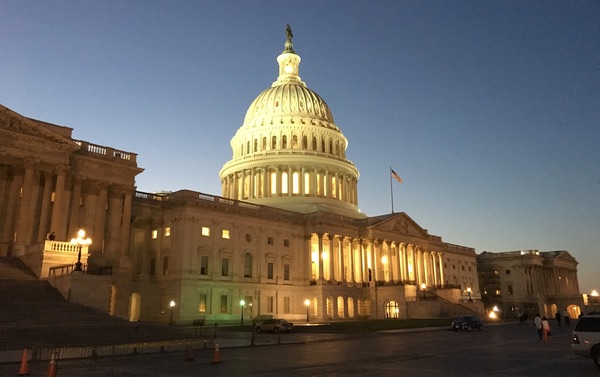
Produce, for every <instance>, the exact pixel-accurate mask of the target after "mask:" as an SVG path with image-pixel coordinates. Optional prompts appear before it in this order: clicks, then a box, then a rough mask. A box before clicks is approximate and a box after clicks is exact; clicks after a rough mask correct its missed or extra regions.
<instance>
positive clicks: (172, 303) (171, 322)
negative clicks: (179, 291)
mask: <svg viewBox="0 0 600 377" xmlns="http://www.w3.org/2000/svg"><path fill="white" fill-rule="evenodd" d="M174 307H175V301H173V300H171V302H169V308H171V319H170V320H169V326H171V325H172V324H173V308H174Z"/></svg>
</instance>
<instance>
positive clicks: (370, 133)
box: [0, 0, 600, 293]
mask: <svg viewBox="0 0 600 377" xmlns="http://www.w3.org/2000/svg"><path fill="white" fill-rule="evenodd" d="M287 23H289V24H290V25H291V27H292V30H293V34H294V39H293V43H294V50H295V51H296V53H297V54H298V55H300V57H301V58H302V62H301V64H300V77H301V78H302V80H303V81H304V82H306V84H307V85H308V87H309V88H311V89H312V90H314V91H315V92H317V93H318V94H319V95H320V96H321V97H323V99H324V100H325V101H326V102H327V104H328V105H329V107H330V108H331V110H332V112H333V116H334V120H335V123H336V125H337V126H338V127H340V128H341V130H342V132H343V133H344V135H345V136H346V137H347V138H348V140H349V145H348V149H347V151H346V156H347V157H348V159H350V160H351V161H353V162H354V164H355V165H356V166H357V168H358V169H359V171H360V174H361V175H360V179H359V206H360V208H361V210H362V211H363V212H365V213H366V214H367V215H369V216H375V215H381V214H386V213H390V212H391V211H392V206H391V192H390V174H389V167H390V166H392V168H393V169H394V170H395V171H396V172H397V173H398V175H400V176H401V177H402V178H403V180H404V183H403V184H401V185H400V184H399V183H397V182H394V185H393V203H394V211H395V212H401V211H403V212H406V213H407V214H408V215H409V216H410V217H411V218H412V219H414V220H415V221H416V222H417V223H418V224H419V225H420V226H422V227H423V228H425V229H427V230H428V231H429V233H430V234H434V235H438V236H441V237H442V239H443V240H444V241H445V242H449V243H453V244H459V245H464V246H470V247H474V248H475V249H476V252H477V253H481V252H483V251H511V250H523V249H537V250H540V251H553V250H568V251H569V253H571V254H572V255H573V256H574V257H575V258H576V259H577V260H578V262H579V266H578V268H579V274H578V276H579V283H580V290H581V292H582V293H590V292H591V290H592V289H596V290H600V272H599V271H600V250H599V249H600V2H599V1H592V0H589V1H586V0H578V1H534V0H527V1H523V0H518V1H485V0H483V1H451V0H450V1H442V0H439V1H402V0H394V1H347V0H346V1H316V0H315V1H312V0H306V1H302V2H289V1H241V0H240V1H211V2H209V1H177V0H175V1H173V0H169V1H166V0H165V1H149V0H143V1H141V0H140V1H134V0H128V1H83V0H78V1H72V0H69V1H47V0H43V1H33V0H27V1H19V0H0V104H2V105H4V106H6V107H8V108H10V109H12V110H14V111H16V112H17V113H20V114H22V115H24V116H27V117H31V118H36V119H39V120H43V121H46V122H50V123H55V124H59V125H63V126H68V127H71V128H73V129H74V130H73V137H74V138H75V139H80V140H86V141H89V142H91V143H94V144H99V145H104V146H110V147H114V148H117V149H121V150H124V151H128V152H133V153H137V154H138V165H139V166H140V167H143V168H144V169H145V171H144V172H143V173H142V174H140V175H139V176H138V177H137V180H136V184H137V188H138V190H140V191H145V192H153V191H177V190H181V189H190V190H195V191H200V192H204V193H208V194H213V195H220V194H221V188H220V182H219V170H220V169H221V167H222V166H223V164H225V163H226V162H227V161H229V160H230V159H231V157H232V151H231V147H230V145H229V141H230V139H231V138H232V137H233V135H234V134H235V132H236V130H237V129H238V128H239V127H240V126H241V125H242V122H243V120H244V115H245V113H246V110H247V109H248V106H250V104H251V103H252V101H253V100H254V99H255V98H256V96H258V94H259V93H261V92H262V91H263V90H264V89H266V88H267V87H269V86H270V85H271V83H273V81H275V80H276V78H277V74H278V65H277V61H276V58H277V56H278V55H279V54H280V53H281V52H282V51H283V47H284V42H285V26H286V24H287Z"/></svg>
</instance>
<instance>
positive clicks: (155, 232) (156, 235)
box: [152, 229, 158, 240]
mask: <svg viewBox="0 0 600 377" xmlns="http://www.w3.org/2000/svg"><path fill="white" fill-rule="evenodd" d="M157 238H158V229H152V239H153V240H155V239H157Z"/></svg>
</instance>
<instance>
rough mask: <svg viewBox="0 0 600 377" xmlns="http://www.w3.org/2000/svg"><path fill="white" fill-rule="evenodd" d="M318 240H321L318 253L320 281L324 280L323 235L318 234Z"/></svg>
mask: <svg viewBox="0 0 600 377" xmlns="http://www.w3.org/2000/svg"><path fill="white" fill-rule="evenodd" d="M317 238H318V240H319V246H318V253H319V256H318V258H319V280H323V279H324V273H325V270H324V261H323V233H318V234H317Z"/></svg>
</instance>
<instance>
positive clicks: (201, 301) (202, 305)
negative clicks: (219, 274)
mask: <svg viewBox="0 0 600 377" xmlns="http://www.w3.org/2000/svg"><path fill="white" fill-rule="evenodd" d="M198 313H206V294H204V293H200V294H199V295H198Z"/></svg>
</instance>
